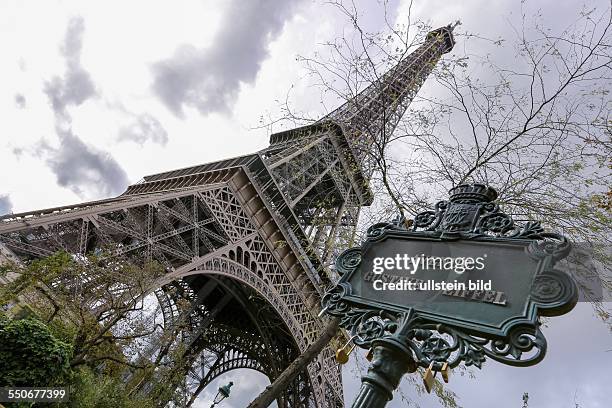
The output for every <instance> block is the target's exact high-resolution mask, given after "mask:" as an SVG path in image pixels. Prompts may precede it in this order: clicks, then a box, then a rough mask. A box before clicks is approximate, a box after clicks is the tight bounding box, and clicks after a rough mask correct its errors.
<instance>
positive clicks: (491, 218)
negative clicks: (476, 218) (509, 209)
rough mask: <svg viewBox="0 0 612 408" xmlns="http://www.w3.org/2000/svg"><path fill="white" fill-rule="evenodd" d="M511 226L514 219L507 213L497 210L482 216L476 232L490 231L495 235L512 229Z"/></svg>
mask: <svg viewBox="0 0 612 408" xmlns="http://www.w3.org/2000/svg"><path fill="white" fill-rule="evenodd" d="M513 227H514V221H513V220H512V218H511V217H510V216H509V215H507V214H504V213H502V212H497V213H492V214H489V215H486V216H484V217H482V218H481V219H480V222H479V226H478V228H477V229H476V232H480V233H485V234H486V233H488V232H490V233H493V234H496V235H504V234H505V233H506V232H508V231H510V230H512V229H513Z"/></svg>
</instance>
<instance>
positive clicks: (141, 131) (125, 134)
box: [117, 113, 168, 145]
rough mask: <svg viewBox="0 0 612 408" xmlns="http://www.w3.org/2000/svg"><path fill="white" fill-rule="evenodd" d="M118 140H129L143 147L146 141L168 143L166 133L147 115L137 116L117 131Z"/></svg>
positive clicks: (157, 121)
mask: <svg viewBox="0 0 612 408" xmlns="http://www.w3.org/2000/svg"><path fill="white" fill-rule="evenodd" d="M117 139H118V140H131V141H133V142H136V143H138V144H140V145H143V144H144V143H145V142H146V141H147V140H150V141H151V142H153V143H159V144H160V145H165V144H166V143H168V133H167V132H166V129H164V127H163V126H162V125H161V123H159V120H157V119H155V118H154V117H153V116H151V115H149V114H148V113H144V114H142V115H138V116H137V117H135V118H134V122H132V123H131V124H130V125H128V126H125V127H123V128H121V129H120V130H119V136H118V137H117Z"/></svg>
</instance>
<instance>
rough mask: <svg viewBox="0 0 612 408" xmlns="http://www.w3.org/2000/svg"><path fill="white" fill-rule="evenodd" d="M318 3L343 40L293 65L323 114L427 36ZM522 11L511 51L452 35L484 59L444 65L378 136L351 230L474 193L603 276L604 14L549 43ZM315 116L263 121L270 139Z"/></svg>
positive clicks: (292, 112)
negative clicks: (491, 192) (480, 187)
mask: <svg viewBox="0 0 612 408" xmlns="http://www.w3.org/2000/svg"><path fill="white" fill-rule="evenodd" d="M327 3H328V4H330V5H332V6H333V7H334V8H335V9H336V10H339V12H340V13H341V15H344V16H345V17H346V18H347V20H348V22H349V23H350V25H351V26H352V27H353V30H352V32H347V31H344V32H343V35H342V36H341V37H339V38H337V39H335V40H334V41H330V42H327V43H325V44H324V47H323V50H321V51H317V53H316V54H315V55H314V56H312V57H304V56H299V57H298V59H299V60H300V61H301V62H302V63H303V65H304V66H305V68H306V70H307V71H308V73H309V75H310V78H311V80H312V81H313V83H314V85H315V86H317V87H318V88H319V89H320V94H321V104H322V106H324V107H326V106H329V105H331V104H333V105H334V106H337V105H338V104H339V103H343V102H346V101H349V100H351V99H353V98H354V97H355V96H356V95H357V93H358V92H359V91H361V90H362V89H363V88H364V87H365V86H367V85H369V84H370V83H376V82H377V81H379V80H380V79H381V78H382V75H383V73H384V72H386V71H387V70H388V69H389V68H390V67H391V66H393V65H395V64H396V63H397V62H398V61H400V60H401V59H402V58H404V57H405V56H406V55H407V54H408V53H409V52H410V51H412V49H413V48H414V47H415V46H418V45H419V44H420V43H422V41H423V39H424V38H425V35H426V33H427V32H428V31H429V30H431V27H430V26H428V25H427V24H425V23H423V22H420V21H412V20H411V17H410V15H408V17H407V20H406V21H407V23H406V24H404V25H399V26H397V25H393V24H392V23H390V22H389V21H388V20H387V19H386V16H387V15H388V14H389V13H388V12H387V11H386V9H385V10H384V11H383V13H382V14H383V15H384V16H385V21H386V24H385V26H384V27H383V29H382V30H381V31H376V32H368V31H367V30H366V29H365V28H364V27H363V24H362V22H361V17H362V12H361V11H360V10H358V9H357V7H356V6H355V4H354V3H352V2H347V1H342V0H337V1H330V2H327ZM522 4H523V6H522V9H521V14H520V16H521V17H520V19H519V21H518V22H514V23H511V24H514V25H511V27H512V30H513V33H514V38H512V39H504V38H499V39H496V40H491V39H488V38H485V37H482V36H480V35H477V34H472V33H469V32H466V31H460V28H461V27H458V28H456V29H455V31H454V36H455V38H456V40H457V42H458V43H459V42H460V43H462V49H465V48H469V45H474V44H475V46H479V45H481V44H483V43H488V44H492V46H493V51H491V50H489V51H490V52H489V54H487V55H473V54H470V55H465V54H463V53H462V52H455V53H452V54H447V55H445V56H444V58H443V59H442V60H440V62H439V63H438V65H437V66H436V67H435V69H434V70H433V72H432V74H431V75H430V78H429V79H428V80H427V82H426V86H425V89H423V90H422V91H421V93H419V94H418V95H417V96H416V97H415V99H414V100H413V102H412V104H411V105H410V108H409V109H408V111H407V113H406V114H405V115H404V117H403V118H402V120H401V121H400V122H399V124H398V127H397V128H396V131H395V132H394V133H393V134H386V133H385V131H384V129H383V132H382V134H379V135H377V136H376V138H375V141H374V144H373V146H372V148H368V150H367V151H366V152H365V153H367V154H369V155H370V156H371V157H370V161H371V162H372V163H374V166H375V172H374V173H373V176H372V178H371V180H370V186H371V188H372V189H373V191H374V197H375V203H374V205H373V206H371V207H370V208H367V209H365V210H364V211H362V214H361V215H362V216H361V219H360V225H361V226H362V227H367V226H369V225H371V224H372V223H374V222H378V221H379V220H381V219H385V218H387V219H388V218H394V217H395V216H397V214H398V213H399V214H400V215H403V216H405V217H406V218H410V217H412V216H414V215H416V214H417V213H419V212H421V211H423V210H425V209H430V208H432V207H433V204H434V203H435V201H437V200H439V199H440V198H443V197H446V195H447V191H448V190H449V189H450V188H452V187H454V186H457V185H459V184H462V183H466V182H481V183H486V184H489V185H490V186H492V187H494V188H496V189H497V190H498V192H499V198H498V200H497V201H498V203H499V204H500V205H501V206H502V207H503V208H504V210H505V212H506V213H508V214H510V215H512V216H513V218H514V219H515V220H517V221H519V222H520V221H531V220H537V221H542V223H543V225H544V226H545V227H546V228H547V229H550V230H553V231H558V232H561V233H563V234H564V235H566V236H568V237H569V238H570V239H571V240H572V241H574V242H579V243H586V244H587V245H588V246H589V247H590V248H591V250H592V251H593V253H594V256H595V258H596V260H598V261H599V262H601V263H603V264H604V266H605V267H606V268H607V269H609V265H610V264H611V261H612V259H611V254H610V253H609V248H610V243H611V238H612V237H611V236H610V233H609V229H610V225H612V216H611V209H612V201H611V200H612V189H611V188H610V185H611V181H612V172H611V171H610V170H611V169H612V160H611V159H610V158H611V157H612V140H611V138H610V136H611V129H610V107H611V101H610V95H609V90H608V87H609V82H610V79H611V76H612V73H611V69H612V53H611V41H612V14H611V12H612V11H611V10H612V8H611V7H610V4H607V5H606V4H605V3H604V2H602V6H605V7H600V8H595V7H592V8H587V7H586V6H583V7H582V8H577V10H576V15H577V18H576V19H575V20H574V21H573V22H572V23H571V24H570V25H569V26H567V27H566V28H564V29H562V30H560V31H559V32H555V31H554V30H553V29H552V28H548V27H547V26H546V24H545V22H544V21H543V20H544V17H545V15H544V13H543V12H542V11H541V10H537V9H536V10H535V14H533V15H530V14H529V13H532V12H533V9H534V8H535V7H537V5H536V4H534V5H530V4H529V3H528V2H522ZM383 6H384V7H386V2H383ZM528 16H529V17H528ZM464 44H468V45H464ZM489 48H490V47H489ZM338 99H339V100H340V101H339V102H338ZM330 101H331V102H330ZM319 116H320V114H319V115H309V114H307V113H303V112H300V111H298V110H296V109H295V108H294V107H293V105H292V104H291V102H290V100H289V97H288V99H287V100H286V101H285V102H284V103H283V104H282V106H280V113H279V115H277V116H276V117H270V118H268V119H267V120H264V119H262V120H263V121H264V123H265V125H267V126H269V127H270V126H271V125H272V124H290V125H291V126H295V125H296V124H305V123H311V122H312V118H311V117H317V118H318V117H319ZM374 130H378V129H374ZM372 137H373V138H374V135H372ZM363 230H364V228H362V230H361V233H363V232H364V231H363ZM601 278H602V279H603V281H602V284H603V285H604V287H605V289H606V290H607V291H610V290H612V283H611V282H610V281H609V280H606V277H605V276H602V277H601Z"/></svg>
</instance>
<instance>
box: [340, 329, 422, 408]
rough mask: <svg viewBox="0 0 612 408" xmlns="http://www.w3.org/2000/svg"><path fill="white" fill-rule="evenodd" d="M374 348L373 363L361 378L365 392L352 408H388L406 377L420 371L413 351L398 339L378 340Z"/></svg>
mask: <svg viewBox="0 0 612 408" xmlns="http://www.w3.org/2000/svg"><path fill="white" fill-rule="evenodd" d="M372 348H373V358H372V363H371V364H370V367H369V368H368V373H367V374H366V375H364V376H363V377H361V389H360V390H359V394H357V397H356V398H355V401H354V402H353V405H351V407H352V408H384V407H385V406H386V405H387V402H389V401H391V400H392V399H393V390H395V389H396V388H397V386H398V385H399V383H400V381H401V379H402V376H403V375H404V374H406V373H413V372H415V371H416V369H417V364H416V363H415V362H414V360H413V359H412V353H411V351H410V349H409V348H408V347H406V346H405V345H404V343H403V342H402V341H401V340H399V339H397V338H395V337H390V338H389V337H388V338H383V339H379V340H374V341H373V342H372Z"/></svg>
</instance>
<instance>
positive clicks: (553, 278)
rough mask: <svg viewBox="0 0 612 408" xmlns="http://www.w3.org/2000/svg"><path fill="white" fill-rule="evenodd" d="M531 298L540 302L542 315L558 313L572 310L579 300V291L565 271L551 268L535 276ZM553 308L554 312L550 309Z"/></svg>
mask: <svg viewBox="0 0 612 408" xmlns="http://www.w3.org/2000/svg"><path fill="white" fill-rule="evenodd" d="M531 300H532V301H533V302H535V303H537V304H538V308H539V309H541V312H540V314H542V315H548V314H550V315H557V314H558V313H559V310H558V309H559V307H561V311H566V310H570V309H571V308H573V307H574V305H575V304H576V302H577V300H578V291H577V290H576V285H575V284H574V282H573V281H572V279H571V278H570V277H569V276H568V275H567V274H566V273H565V272H563V271H559V270H557V269H549V270H546V271H544V272H542V273H540V274H539V275H538V276H536V277H535V279H534V282H533V284H532V286H531ZM551 310H553V313H550V311H551Z"/></svg>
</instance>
